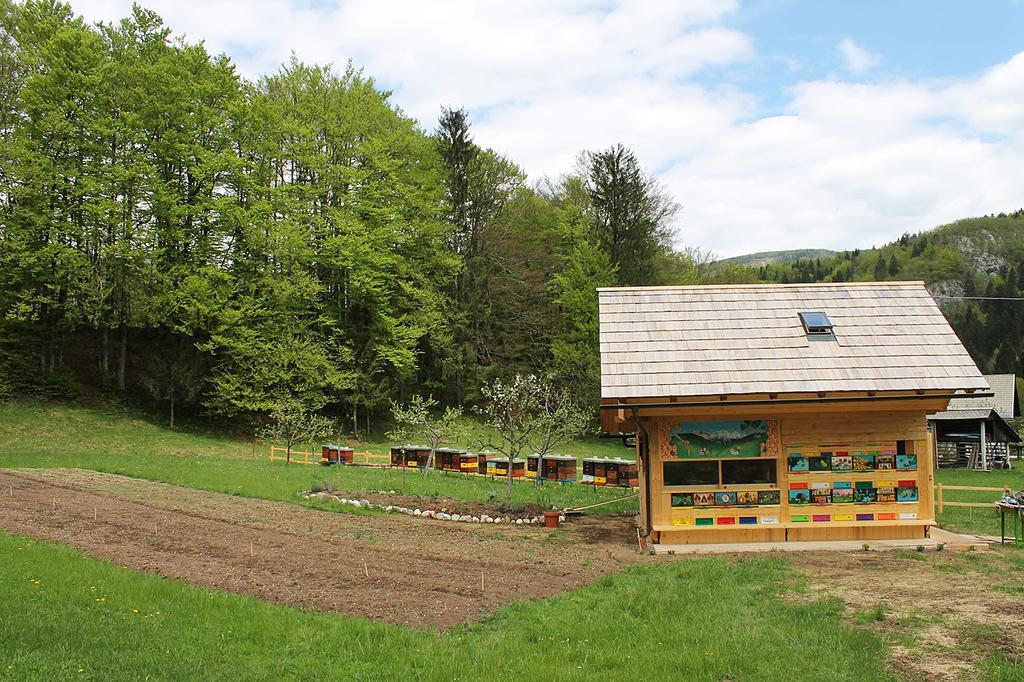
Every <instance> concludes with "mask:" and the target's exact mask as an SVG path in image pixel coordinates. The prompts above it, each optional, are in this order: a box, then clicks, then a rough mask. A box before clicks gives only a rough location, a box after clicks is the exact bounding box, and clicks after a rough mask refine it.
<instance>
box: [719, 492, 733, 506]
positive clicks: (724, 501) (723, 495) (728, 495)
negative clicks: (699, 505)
mask: <svg viewBox="0 0 1024 682" xmlns="http://www.w3.org/2000/svg"><path fill="white" fill-rule="evenodd" d="M734 504H736V493H734V492H732V491H726V492H718V493H715V506H717V507H731V506H732V505H734Z"/></svg>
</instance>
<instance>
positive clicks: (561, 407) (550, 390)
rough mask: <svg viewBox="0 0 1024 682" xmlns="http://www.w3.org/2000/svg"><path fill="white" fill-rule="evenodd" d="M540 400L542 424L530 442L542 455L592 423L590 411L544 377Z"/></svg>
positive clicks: (581, 431)
mask: <svg viewBox="0 0 1024 682" xmlns="http://www.w3.org/2000/svg"><path fill="white" fill-rule="evenodd" d="M539 401H540V409H539V411H538V416H537V419H538V421H539V424H538V427H537V431H536V433H535V434H534V436H533V438H532V439H531V440H530V445H531V446H532V447H533V451H534V452H536V453H537V454H538V455H541V456H542V457H543V456H544V455H549V454H551V453H553V452H554V451H555V448H557V447H558V446H559V445H562V444H563V443H565V442H566V441H569V440H571V439H573V438H575V437H576V436H578V435H580V434H581V433H583V432H584V431H586V430H587V427H588V426H589V425H590V419H591V413H590V411H589V410H586V409H584V408H583V407H582V406H580V405H579V403H577V402H576V400H575V399H574V398H573V397H572V394H571V393H570V392H569V391H568V390H566V389H562V388H555V386H553V385H552V384H550V383H548V382H544V381H542V382H541V384H540V398H539ZM539 464H540V463H539V462H538V465H539ZM538 480H539V477H538Z"/></svg>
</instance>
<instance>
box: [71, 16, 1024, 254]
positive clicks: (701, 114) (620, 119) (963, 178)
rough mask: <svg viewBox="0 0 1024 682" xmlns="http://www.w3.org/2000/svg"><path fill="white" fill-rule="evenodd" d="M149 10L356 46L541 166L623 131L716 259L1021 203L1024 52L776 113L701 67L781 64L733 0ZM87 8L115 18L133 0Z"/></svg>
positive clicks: (529, 165)
mask: <svg viewBox="0 0 1024 682" xmlns="http://www.w3.org/2000/svg"><path fill="white" fill-rule="evenodd" d="M146 5H147V6H149V7H152V8H153V9H154V10H155V11H157V12H158V13H160V14H161V15H162V16H164V18H165V19H166V21H167V23H168V25H169V26H171V27H172V28H173V30H174V31H175V32H176V33H185V34H187V35H188V37H189V38H190V39H192V40H197V39H203V38H205V39H206V41H207V44H208V46H209V47H210V49H211V50H213V51H225V52H227V53H228V54H229V55H231V56H232V58H234V59H235V61H236V62H237V63H238V64H239V68H240V70H241V71H242V72H243V73H244V74H246V75H248V76H250V77H252V76H255V75H258V74H261V73H267V72H271V71H274V70H276V69H277V67H278V65H279V64H281V63H282V62H283V61H285V60H286V59H287V58H288V56H289V54H290V52H291V51H292V50H294V51H295V52H296V54H297V55H298V56H299V58H300V59H303V60H305V61H309V62H333V63H335V64H337V65H339V66H340V65H343V64H344V62H345V61H346V60H347V59H348V58H352V59H353V60H354V61H355V63H356V64H357V65H363V66H365V67H366V70H367V73H369V74H370V75H372V76H374V77H376V78H377V79H378V81H379V82H380V83H381V84H382V85H383V86H385V87H387V88H390V89H393V90H394V91H395V94H394V101H395V102H396V103H397V104H398V105H399V106H401V107H402V108H403V109H404V110H405V111H406V112H407V113H409V114H410V115H412V116H414V117H416V118H417V119H419V120H420V121H421V123H422V124H423V126H424V128H426V129H432V128H433V127H434V126H435V122H436V118H437V115H438V113H439V111H440V107H441V106H442V105H455V106H467V107H469V108H471V109H472V111H473V114H474V120H475V127H474V130H475V136H476V139H477V140H478V142H480V143H481V144H483V145H486V146H490V147H494V148H495V149H497V150H498V151H500V152H502V153H504V154H506V155H507V156H509V157H510V158H511V159H513V160H514V161H516V162H517V163H518V164H519V165H520V166H522V167H523V168H524V169H525V170H526V171H527V172H529V173H530V174H531V176H532V177H533V178H535V179H539V178H540V177H542V176H543V175H557V174H559V173H561V172H564V171H566V170H569V169H570V168H571V166H572V163H573V160H574V159H575V157H576V155H577V154H578V152H579V151H580V150H582V149H595V148H601V147H606V146H608V145H610V144H613V143H615V142H620V141H621V142H623V143H624V144H627V145H629V146H630V147H632V148H634V149H635V150H636V151H637V153H638V155H639V156H640V159H641V161H642V162H643V163H644V164H645V165H647V166H648V167H649V168H652V169H656V170H657V171H658V172H659V175H660V177H661V179H662V180H663V181H664V182H665V183H666V185H667V186H668V187H669V189H670V190H671V191H672V192H673V193H674V194H675V196H676V198H677V199H678V200H679V202H680V203H681V204H682V205H683V213H682V217H681V220H680V223H679V225H678V230H679V233H680V235H681V241H682V242H683V243H686V244H689V245H694V246H700V247H702V248H706V249H711V250H714V251H717V252H719V253H721V254H723V255H734V254H738V253H744V252H751V251H761V250H769V249H779V248H798V247H811V246H823V247H830V248H853V247H864V246H870V245H872V244H881V243H883V242H885V241H888V240H890V239H893V238H895V237H897V236H899V234H900V233H902V232H904V231H908V230H917V229H921V228H926V227H929V226H932V225H936V224H939V223H942V222H948V221H950V220H954V219H957V218H961V217H965V216H969V215H977V214H983V213H989V212H994V211H995V212H997V211H1003V210H1013V209H1016V208H1019V207H1020V206H1021V204H1022V203H1024V199H1022V198H1021V193H1020V177H1021V174H1020V169H1019V168H1020V164H1019V159H1020V158H1024V53H1021V54H1019V55H1017V56H1016V57H1014V58H1013V59H1011V60H1009V61H1008V62H1006V63H1004V64H999V65H995V66H993V68H991V69H990V70H988V71H986V72H985V73H982V74H978V75H977V76H976V77H973V78H965V79H960V80H956V81H927V82H926V81H918V82H909V81H901V80H889V81H880V82H873V83H851V82H846V81H844V80H841V79H839V78H829V79H823V80H809V81H806V82H802V83H799V84H797V85H795V86H793V87H792V88H790V89H789V90H787V91H786V92H785V93H784V94H785V96H786V102H787V104H786V106H785V107H784V109H783V111H782V112H781V113H780V114H778V115H771V116H766V115H765V114H764V113H763V112H762V111H761V110H760V109H759V99H758V96H757V92H756V91H754V90H751V89H750V88H752V87H755V86H756V83H750V82H742V83H735V84H734V83H730V82H729V81H728V79H725V80H724V81H721V79H720V82H715V81H713V80H712V79H711V78H709V77H708V72H707V70H708V69H709V68H712V69H720V67H724V70H725V71H726V72H728V69H729V67H731V66H735V65H744V64H746V63H749V62H753V61H757V60H760V61H769V62H772V63H777V64H780V65H781V66H779V68H785V59H784V58H780V57H779V56H778V55H773V56H771V57H767V56H762V55H758V54H757V53H756V51H755V48H754V40H753V38H752V37H751V36H749V35H746V34H744V33H742V32H739V31H737V30H734V29H732V28H729V27H728V26H727V23H726V20H727V18H728V17H729V16H731V15H732V14H733V13H735V12H737V11H739V9H738V6H737V3H736V2H735V1H734V0H690V1H687V2H682V1H677V0H665V1H661V2H656V1H654V0H576V1H572V0H521V1H519V2H511V3H509V2H471V1H469V0H463V1H460V0H435V1H434V2H429V3H428V2H412V1H410V2H400V1H399V0H346V1H345V2H343V3H341V4H339V5H333V4H326V3H321V2H303V3H301V4H299V3H294V2H293V3H291V4H289V3H288V2H282V1H271V0H251V1H250V2H247V3H245V7H244V9H240V7H239V4H238V3H236V2H232V1H231V0H207V1H206V2H202V3H200V2H198V0H174V1H172V0H147V2H146ZM74 6H75V9H76V10H77V11H79V12H82V13H84V14H85V16H86V17H87V18H88V19H90V20H100V19H104V20H111V19H116V18H118V17H120V16H123V15H125V14H127V13H128V12H129V11H130V0H80V1H76V2H75V5H74ZM844 43H848V45H847V49H845V50H844V48H843V44H844ZM825 49H828V48H825ZM839 49H840V50H841V51H843V52H844V54H845V53H847V52H849V54H846V61H847V67H848V68H849V70H850V71H851V72H853V73H863V72H864V71H865V70H867V69H870V68H871V67H872V66H873V65H874V64H877V57H876V56H874V55H872V54H871V53H869V52H867V51H866V50H864V49H863V48H861V47H859V46H857V45H856V44H855V43H854V42H853V41H852V40H850V41H843V43H840V46H839ZM851 55H852V57H851ZM716 73H717V71H716ZM712 82H714V83H715V84H713V85H711V84H709V83H712Z"/></svg>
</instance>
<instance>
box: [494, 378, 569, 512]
mask: <svg viewBox="0 0 1024 682" xmlns="http://www.w3.org/2000/svg"><path fill="white" fill-rule="evenodd" d="M481 391H482V392H483V394H484V396H485V397H486V399H487V400H486V402H485V403H484V405H483V407H481V408H480V410H479V411H480V413H481V414H482V415H483V417H484V421H485V423H486V424H487V426H488V427H490V429H489V435H488V441H487V446H488V447H489V448H491V449H492V450H494V451H495V452H497V453H498V454H499V455H501V456H503V457H506V458H508V472H507V476H508V501H509V502H510V503H511V502H512V471H513V466H514V464H515V462H516V460H517V459H519V457H520V456H521V455H522V454H523V451H524V450H526V449H527V448H530V447H532V448H533V449H534V450H536V451H537V452H538V453H540V454H547V453H549V452H551V451H552V450H553V449H554V448H555V447H557V446H558V445H559V444H560V443H563V442H565V441H566V440H568V439H570V438H572V437H573V436H575V435H577V434H579V433H580V432H581V431H583V430H584V429H585V428H586V424H587V421H588V418H587V415H586V412H585V411H584V410H581V409H580V407H579V406H578V405H576V404H575V402H574V401H573V400H572V399H571V396H570V395H569V394H568V393H567V392H565V391H560V390H558V389H556V388H554V387H553V386H552V385H551V384H550V383H549V382H547V381H545V380H544V379H542V378H540V377H537V376H535V375H533V374H527V375H522V374H517V375H516V376H515V378H514V379H512V380H511V381H502V380H501V379H495V380H494V381H493V382H491V383H490V384H487V385H485V386H484V387H483V388H482V389H481Z"/></svg>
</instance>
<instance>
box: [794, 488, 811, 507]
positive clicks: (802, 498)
mask: <svg viewBox="0 0 1024 682" xmlns="http://www.w3.org/2000/svg"><path fill="white" fill-rule="evenodd" d="M789 503H790V504H810V503H811V493H810V491H809V490H805V489H797V490H790V491H789Z"/></svg>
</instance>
